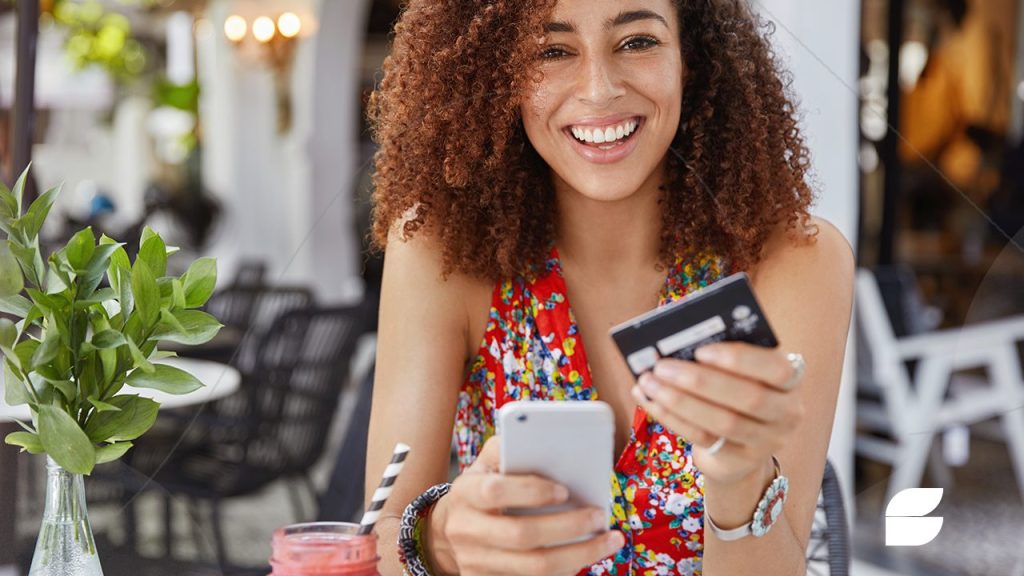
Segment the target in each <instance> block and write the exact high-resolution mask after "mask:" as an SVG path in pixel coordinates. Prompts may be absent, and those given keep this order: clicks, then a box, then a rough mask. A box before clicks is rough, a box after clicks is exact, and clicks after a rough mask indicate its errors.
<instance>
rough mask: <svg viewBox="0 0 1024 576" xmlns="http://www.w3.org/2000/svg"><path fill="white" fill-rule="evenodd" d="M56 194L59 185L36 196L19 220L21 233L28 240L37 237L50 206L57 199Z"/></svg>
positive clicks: (30, 240) (58, 191) (58, 190)
mask: <svg viewBox="0 0 1024 576" xmlns="http://www.w3.org/2000/svg"><path fill="white" fill-rule="evenodd" d="M58 194H60V187H59V186H58V187H56V188H50V189H49V190H47V191H46V192H44V193H43V194H42V195H40V196H39V197H38V198H36V199H35V201H34V202H32V205H31V206H29V207H28V211H27V212H25V215H24V216H22V217H21V221H20V222H19V224H20V228H21V233H22V234H24V236H25V239H26V240H27V241H28V242H32V241H33V240H35V239H36V238H38V236H39V230H40V229H41V228H42V227H43V221H44V220H46V216H47V214H49V213H50V208H52V207H53V202H54V201H55V200H56V199H57V195H58Z"/></svg>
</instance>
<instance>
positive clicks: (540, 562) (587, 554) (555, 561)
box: [459, 530, 625, 576]
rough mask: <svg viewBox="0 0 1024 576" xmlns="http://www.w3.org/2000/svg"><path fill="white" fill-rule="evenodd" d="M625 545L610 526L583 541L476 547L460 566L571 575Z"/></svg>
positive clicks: (529, 575)
mask: <svg viewBox="0 0 1024 576" xmlns="http://www.w3.org/2000/svg"><path fill="white" fill-rule="evenodd" d="M624 545H625V538H624V537H623V535H622V533H621V532H619V531H618V530H611V531H609V532H606V533H604V534H600V535H598V536H595V537H594V538H590V539H589V540H585V541H583V542H577V543H575V544H565V545H562V546H555V547H552V548H542V549H536V550H531V551H528V552H513V551H507V550H488V549H479V550H477V551H475V552H474V553H472V554H471V555H470V556H469V557H467V558H465V559H464V561H461V562H460V564H459V567H460V568H462V569H463V571H464V572H473V573H476V572H478V571H479V572H480V573H485V574H512V575H522V576H535V575H537V574H544V575H556V576H557V575H563V574H564V575H566V576H571V575H573V574H576V573H578V572H579V571H580V570H581V569H583V568H586V567H587V566H590V565H591V564H595V563H597V562H599V561H601V560H602V559H604V558H606V557H608V556H611V555H612V554H615V553H616V552H618V551H619V550H620V549H621V548H622V546H624Z"/></svg>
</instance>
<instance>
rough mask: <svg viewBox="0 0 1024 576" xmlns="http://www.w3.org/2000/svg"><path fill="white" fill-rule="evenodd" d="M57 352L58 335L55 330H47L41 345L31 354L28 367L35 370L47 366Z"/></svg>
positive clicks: (58, 345) (58, 350) (58, 348)
mask: <svg viewBox="0 0 1024 576" xmlns="http://www.w3.org/2000/svg"><path fill="white" fill-rule="evenodd" d="M58 352H60V335H59V334H58V333H57V331H56V330H47V332H46V338H45V339H43V343H42V344H41V345H40V346H39V348H36V351H35V352H34V353H33V354H32V362H31V364H30V366H32V368H36V367H37V366H42V365H43V364H49V363H50V361H52V360H53V359H54V358H56V357H57V353H58Z"/></svg>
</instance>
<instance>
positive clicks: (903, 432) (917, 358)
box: [855, 269, 1024, 502]
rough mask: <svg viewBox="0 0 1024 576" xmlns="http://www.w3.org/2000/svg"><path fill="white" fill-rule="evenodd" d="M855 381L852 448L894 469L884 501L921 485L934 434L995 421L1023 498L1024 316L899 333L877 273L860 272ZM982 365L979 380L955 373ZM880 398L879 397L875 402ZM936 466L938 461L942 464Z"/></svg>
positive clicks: (857, 296) (862, 270)
mask: <svg viewBox="0 0 1024 576" xmlns="http://www.w3.org/2000/svg"><path fill="white" fill-rule="evenodd" d="M856 298H857V320H858V326H859V329H860V331H861V334H862V338H861V342H860V347H863V348H864V349H865V352H866V358H867V359H868V365H867V366H865V367H864V368H866V370H864V369H862V370H861V371H862V372H864V374H862V378H860V382H859V383H858V388H859V391H863V392H864V393H863V394H860V395H859V396H860V399H859V400H858V407H857V418H858V424H859V430H858V435H857V438H856V443H855V447H856V452H857V453H858V454H859V455H861V456H864V457H866V458H869V459H871V460H876V461H880V462H884V463H888V464H891V465H892V467H893V471H892V475H891V477H890V479H889V484H888V488H887V494H886V500H885V501H886V502H888V501H889V500H890V499H891V498H892V497H893V496H895V495H896V494H897V493H898V492H900V491H901V490H904V489H906V488H912V487H916V486H919V485H920V483H921V480H922V476H923V473H924V469H925V466H926V465H927V464H928V463H929V453H930V452H931V449H932V442H933V440H934V439H935V436H936V434H938V433H941V432H943V431H944V430H947V429H949V428H951V427H956V426H969V425H973V424H977V423H980V422H983V421H985V420H989V419H994V418H995V419H999V420H1000V423H1001V425H1002V431H1003V435H1004V438H1005V441H1006V443H1007V447H1008V449H1009V452H1010V459H1011V461H1012V462H1013V467H1014V470H1015V472H1016V476H1017V483H1018V486H1019V487H1020V491H1021V495H1022V497H1024V411H1022V410H1021V409H1020V408H1021V407H1022V406H1024V377H1022V372H1021V365H1020V358H1019V355H1018V351H1017V343H1018V342H1019V341H1021V340H1024V316H1017V317H1011V318H1006V319H1001V320H994V321H989V322H983V323H979V324H971V325H967V326H963V327H961V328H956V329H950V330H932V331H928V332H922V333H910V334H908V335H906V336H897V335H896V333H895V331H894V329H893V324H892V322H891V321H890V319H889V316H888V315H887V313H886V308H885V304H884V302H883V299H882V295H881V292H880V291H879V286H878V282H877V281H876V279H875V275H874V274H873V273H872V272H871V271H869V270H865V269H860V270H858V272H857V294H856ZM976 368H981V369H984V371H985V373H986V374H985V377H984V378H972V377H967V376H965V375H963V374H960V373H961V372H962V371H964V370H968V369H976ZM872 397H875V398H877V401H874V400H872ZM940 466H941V465H940Z"/></svg>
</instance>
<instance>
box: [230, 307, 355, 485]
mask: <svg viewBox="0 0 1024 576" xmlns="http://www.w3.org/2000/svg"><path fill="white" fill-rule="evenodd" d="M363 317H364V313H363V309H362V307H360V306H346V307H331V308H316V307H311V308H303V309H297V310H292V311H289V312H286V313H285V314H283V315H282V316H281V317H280V318H278V320H277V321H276V322H274V324H273V326H272V328H271V329H270V330H268V331H267V332H266V334H265V335H264V338H263V339H262V342H261V345H260V347H259V354H258V357H257V363H256V368H255V371H254V375H255V385H254V386H253V387H252V390H251V391H250V392H249V398H250V400H251V402H252V410H251V412H250V414H251V416H252V418H254V420H253V421H252V424H253V425H254V426H255V427H256V429H257V430H258V431H257V433H256V439H255V442H253V443H252V444H251V445H250V446H249V448H248V452H249V454H250V455H251V456H252V457H253V458H255V459H257V460H260V462H259V465H260V466H261V467H268V468H274V469H276V472H277V473H279V474H282V475H287V474H293V473H299V472H304V471H306V470H308V469H309V468H310V467H311V466H312V465H313V464H315V463H316V461H317V460H318V459H319V458H320V455H321V454H322V453H323V449H324V446H325V443H326V441H327V437H328V433H329V431H330V428H331V424H332V423H333V420H334V415H335V414H336V413H337V409H338V402H339V400H340V396H341V392H342V390H343V389H344V387H345V385H346V384H347V382H348V379H349V367H350V363H351V360H352V356H353V354H354V353H355V348H356V343H357V341H358V339H359V336H360V335H361V333H362V324H363V321H364V318H363ZM265 457H270V458H271V460H266V459H265Z"/></svg>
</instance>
